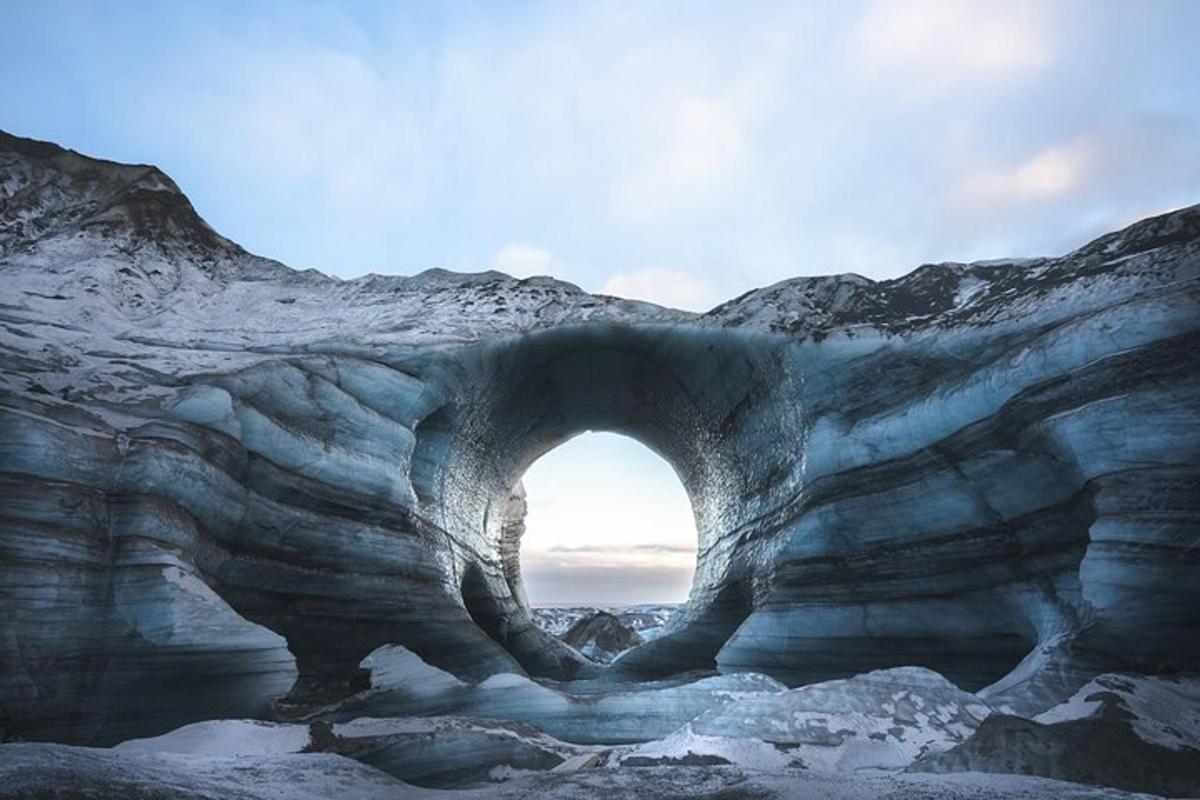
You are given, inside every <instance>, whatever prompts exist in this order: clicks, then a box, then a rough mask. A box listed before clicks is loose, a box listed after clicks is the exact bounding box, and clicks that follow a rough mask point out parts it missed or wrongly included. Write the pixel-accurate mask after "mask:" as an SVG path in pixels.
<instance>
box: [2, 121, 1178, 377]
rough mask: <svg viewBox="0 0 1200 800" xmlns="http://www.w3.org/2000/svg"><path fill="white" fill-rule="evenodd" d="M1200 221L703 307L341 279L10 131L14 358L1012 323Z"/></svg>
mask: <svg viewBox="0 0 1200 800" xmlns="http://www.w3.org/2000/svg"><path fill="white" fill-rule="evenodd" d="M1198 228H1200V207H1192V208H1189V209H1183V210H1181V211H1177V212H1173V213H1172V214H1168V215H1163V216H1162V217H1157V218H1153V219H1150V220H1145V221H1143V222H1140V223H1137V224H1136V225H1133V226H1130V227H1129V228H1126V229H1125V230H1124V231H1120V232H1118V233H1114V234H1110V235H1108V236H1106V237H1102V238H1101V239H1098V240H1096V241H1095V242H1093V243H1091V244H1088V245H1085V246H1084V247H1082V248H1080V249H1079V250H1077V251H1076V252H1075V253H1072V254H1071V255H1069V256H1065V257H1063V258H1058V259H1034V260H1024V261H1019V262H1017V261H1014V262H1006V263H1004V264H1002V265H1001V264H995V263H989V264H987V265H984V264H938V265H926V266H924V267H920V268H919V269H917V270H915V271H914V272H912V273H910V274H909V275H906V276H904V277H902V278H898V279H895V280H891V281H881V282H876V281H872V280H869V279H867V278H863V277H861V276H858V275H833V276H821V277H812V278H793V279H789V280H786V281H782V282H780V283H777V284H775V285H773V286H768V287H765V288H762V289H756V290H754V291H751V292H748V293H746V294H745V295H743V296H741V297H739V298H736V299H734V300H731V301H729V302H727V303H724V304H722V305H720V306H718V307H716V308H715V309H713V310H712V311H710V312H708V313H707V314H702V315H697V314H692V313H689V312H684V311H677V310H672V309H665V308H661V307H659V306H655V305H653V304H650V303H645V302H640V301H634V300H624V299H620V298H613V297H606V296H601V295H591V294H588V293H586V292H584V291H583V290H581V289H580V288H579V287H577V286H575V285H573V284H570V283H566V282H563V281H559V280H556V279H554V278H550V277H544V276H542V277H534V278H529V279H525V280H520V279H516V278H512V277H510V276H508V275H505V274H503V273H500V272H495V271H488V272H481V273H469V274H463V273H456V272H451V271H448V270H442V269H431V270H426V271H425V272H422V273H419V274H417V275H414V276H407V277H406V276H384V275H366V276H363V277H361V278H357V279H355V280H349V281H341V280H337V279H335V278H331V277H328V276H325V275H322V274H321V273H319V272H316V271H315V270H306V271H295V270H292V269H289V268H287V267H285V266H284V265H282V264H279V263H278V262H275V261H272V260H270V259H266V258H261V257H258V256H255V255H252V254H250V253H247V252H246V251H245V250H243V249H242V248H241V247H239V246H238V245H236V244H235V243H233V242H231V241H229V240H228V239H225V238H224V237H222V236H220V235H219V234H217V233H216V232H215V231H213V230H212V229H211V228H210V227H209V226H208V225H207V224H206V223H205V222H204V220H203V219H202V218H201V217H200V216H199V214H198V213H197V212H196V210H195V209H194V208H193V207H192V205H191V203H190V202H189V201H188V200H187V198H186V197H185V196H184V195H183V193H182V192H181V191H180V189H179V187H178V186H176V184H175V183H174V182H173V181H172V180H171V179H170V178H169V177H168V176H166V175H165V174H163V173H162V172H161V171H159V170H158V169H156V168H154V167H150V166H144V165H124V164H116V163H113V162H109V161H102V160H98V159H93V158H89V157H87V156H83V155H80V154H78V153H75V152H73V151H71V150H66V149H64V148H61V147H58V146H57V145H53V144H49V143H45V142H36V141H33V140H29V139H21V138H19V137H15V136H11V135H8V134H4V133H2V132H0V270H2V271H3V273H4V275H5V281H6V284H7V287H8V288H7V289H6V292H5V299H4V303H3V307H2V308H0V315H2V317H0V318H2V319H3V321H4V322H6V323H8V324H7V325H6V326H5V327H4V328H3V329H0V354H9V356H8V357H9V358H10V359H16V360H18V361H19V360H21V359H23V358H30V357H33V358H35V359H36V360H38V361H39V362H49V363H48V364H47V366H48V367H49V368H48V369H46V370H43V371H42V375H41V377H40V378H39V379H38V380H36V381H34V382H30V381H28V380H22V379H19V378H16V377H14V376H12V375H11V374H9V373H10V372H11V371H10V370H6V371H5V378H4V383H5V384H6V385H7V386H8V388H11V389H16V390H21V391H26V390H33V391H35V392H41V391H44V392H46V393H49V394H60V393H61V392H62V391H64V390H65V389H68V388H69V389H70V390H71V391H72V393H74V394H76V395H78V394H79V393H81V392H82V393H86V394H93V395H96V396H104V397H112V396H113V394H114V392H115V393H118V394H119V393H120V392H121V391H122V390H129V389H132V388H133V386H132V385H130V384H131V383H137V382H136V381H134V382H130V383H126V382H124V381H122V380H120V377H119V376H118V375H114V374H113V373H114V371H113V370H108V372H109V374H108V375H107V376H106V378H104V379H101V378H99V377H98V376H97V375H96V374H95V373H96V372H97V371H98V368H99V366H100V365H101V364H104V363H110V362H111V361H112V360H113V359H128V360H129V361H131V362H136V363H137V364H138V365H139V367H140V368H145V369H152V370H155V371H158V372H161V373H164V374H167V375H180V374H195V373H198V372H209V371H217V370H228V369H230V368H237V367H240V366H244V365H246V364H248V363H253V362H254V361H256V360H258V359H260V358H261V357H262V356H263V354H266V353H276V354H278V353H289V352H290V353H295V352H314V351H317V352H321V351H323V350H324V349H327V348H328V347H329V346H330V343H331V342H334V341H336V342H338V343H339V345H338V346H339V347H340V348H341V349H346V348H347V347H355V346H356V347H360V348H362V349H363V350H365V351H367V352H370V351H373V350H377V349H378V348H384V347H397V346H415V345H422V344H431V343H448V342H470V341H478V340H481V339H485V338H488V337H490V336H494V335H496V334H512V333H519V332H522V331H530V330H537V329H543V328H548V327H553V326H555V325H561V324H566V323H569V324H582V323H588V322H615V323H622V324H664V323H673V324H680V323H685V324H692V325H698V326H721V327H737V328H741V329H746V330H751V331H764V332H770V333H775V334H784V335H787V336H789V337H793V338H795V339H796V340H812V341H820V340H823V339H825V338H828V337H840V338H845V337H849V338H856V337H857V338H862V337H864V336H865V337H878V336H892V335H897V334H904V333H905V332H907V331H911V330H913V329H914V328H915V327H918V326H919V327H922V328H923V329H931V328H936V327H946V326H978V325H987V324H992V323H994V322H997V321H1000V320H1002V319H1005V318H1011V317H1014V316H1020V315H1022V314H1024V313H1028V311H1029V309H1030V308H1032V307H1034V306H1037V305H1040V306H1045V305H1046V302H1047V300H1049V301H1051V302H1059V303H1065V304H1067V305H1072V304H1075V303H1078V302H1080V295H1081V294H1082V295H1088V296H1095V295H1096V294H1097V293H1107V295H1110V296H1111V298H1112V299H1113V300H1115V299H1117V297H1118V296H1119V295H1128V294H1130V293H1134V292H1136V291H1138V290H1139V289H1140V288H1143V287H1144V286H1145V285H1147V284H1148V283H1149V282H1153V283H1155V284H1162V283H1164V282H1169V281H1170V280H1173V279H1176V278H1182V277H1185V276H1184V275H1182V274H1180V275H1175V274H1174V272H1175V271H1178V270H1179V269H1180V268H1181V267H1180V263H1181V259H1180V257H1179V255H1178V254H1175V256H1173V257H1172V258H1171V259H1167V260H1165V261H1163V262H1162V263H1159V262H1157V261H1155V260H1154V258H1155V257H1154V252H1153V248H1152V247H1151V245H1153V246H1154V247H1161V246H1162V245H1163V244H1167V243H1176V244H1178V243H1187V242H1190V243H1191V244H1190V245H1189V246H1190V247H1192V248H1194V247H1195V246H1196V245H1195V240H1196V238H1197V237H1196V231H1197V229H1198ZM1151 268H1152V271H1153V274H1147V270H1148V269H1151ZM1192 269H1193V270H1194V267H1192ZM1189 274H1190V273H1189ZM1018 299H1019V302H1017V300H1018ZM14 326H17V327H19V328H20V332H19V333H17V332H16V330H15V329H14ZM32 353H39V354H38V355H36V356H34V355H31V354H32ZM16 354H22V355H21V356H17V355H16Z"/></svg>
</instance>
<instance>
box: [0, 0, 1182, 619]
mask: <svg viewBox="0 0 1200 800" xmlns="http://www.w3.org/2000/svg"><path fill="white" fill-rule="evenodd" d="M1197 31H1200V2H1196V1H1195V0H1180V1H1179V2H1169V1H1168V0H1143V1H1142V2H1133V1H1132V0H1038V1H1037V2H1024V1H1023V0H1006V1H1005V2H990V1H989V2H984V0H978V1H977V2H966V1H965V0H879V1H878V2H875V1H872V0H864V1H863V2H854V1H853V0H850V1H848V2H834V1H833V0H828V1H827V2H816V1H814V2H807V3H796V2H777V3H776V2H760V1H759V0H747V2H741V3H729V2H724V3H709V2H703V1H702V0H693V1H691V2H674V3H672V2H655V0H647V2H638V3H617V2H609V1H607V0H597V2H569V1H568V0H559V1H556V2H516V3H506V2H500V1H499V0H494V1H491V2H477V3H473V2H468V1H467V0H462V1H461V2H451V3H427V2H410V3H404V2H386V3H382V2H381V3H374V2H368V1H367V0H362V1H360V2H353V3H349V2H348V3H341V4H339V3H333V2H305V3H292V2H283V0H255V2H251V3H246V2H242V0H238V1H237V2H233V1H232V0H205V1H204V2H189V0H176V1H175V2H169V3H162V2H150V0H142V1H141V2H121V1H120V0H109V1H108V2H103V3H101V2H95V3H88V2H82V1H81V0H74V1H72V0H63V2H53V3H48V2H44V1H43V0H36V1H35V0H6V2H5V3H4V7H3V14H2V18H0V52H3V53H4V68H3V69H4V72H3V75H2V76H0V128H3V129H4V130H7V131H9V132H11V133H15V134H18V135H23V136H30V137H34V138H40V139H48V140H51V141H55V142H58V143H60V144H63V145H66V146H68V147H71V148H74V149H76V150H79V151H81V152H84V153H87V154H89V155H95V156H99V157H104V158H110V159H114V160H118V161H126V162H138V163H152V164H155V165H157V166H159V167H161V168H162V169H164V170H165V171H166V172H167V173H168V174H169V175H171V176H172V177H173V178H174V179H175V180H176V182H177V183H179V185H180V186H181V187H182V188H183V190H184V191H185V192H186V193H187V194H188V196H189V197H190V198H191V199H192V202H193V204H194V205H195V206H196V207H197V209H198V210H199V211H200V213H201V214H202V215H203V216H204V217H205V218H206V219H207V220H208V221H209V223H210V224H212V225H213V227H214V228H216V229H217V230H218V231H220V232H221V233H223V234H225V235H226V236H229V237H230V238H232V239H233V240H235V241H237V242H238V243H240V244H242V245H243V246H245V247H246V248H248V249H250V250H251V251H253V252H256V253H259V254H262V255H266V256H270V257H273V258H277V259H279V260H281V261H283V262H284V263H286V264H288V265H290V266H293V267H297V268H310V267H315V268H317V269H319V270H321V271H323V272H326V273H328V274H332V275H336V276H339V277H342V278H353V277H356V276H359V275H363V274H367V273H371V272H376V273H388V274H412V273H416V272H419V271H421V270H423V269H427V268H430V267H442V268H449V269H456V270H462V271H479V270H485V269H500V270H504V271H505V272H509V273H511V274H513V275H517V276H519V277H525V276H529V275H534V274H552V275H554V276H556V277H559V278H561V279H564V280H568V281H571V282H573V283H576V284H578V285H579V286H581V287H583V288H584V289H587V290H589V291H596V292H605V293H611V294H617V295H621V296H627V297H635V298H639V299H645V300H651V301H654V302H659V303H663V304H667V305H673V306H677V307H681V308H687V309H693V310H704V309H706V308H708V307H711V306H713V305H715V304H717V303H719V302H721V301H723V300H725V299H728V298H731V297H734V296H736V295H738V294H741V293H742V292H744V291H746V290H748V289H751V288H754V287H756V286H763V285H768V284H771V283H773V282H775V281H779V280H782V279H784V278H787V277H792V276H796V275H819V274H830V273H840V272H856V273H859V274H861V275H865V276H867V277H870V278H874V279H886V278H890V277H896V276H899V275H902V274H904V273H906V272H908V271H910V270H911V269H913V268H914V267H916V266H917V265H919V264H922V263H928V262H938V261H946V260H960V261H961V260H974V259H989V258H999V257H1013V256H1034V255H1050V254H1058V253H1064V252H1067V251H1069V250H1071V249H1073V248H1075V247H1077V246H1079V245H1081V244H1083V243H1084V242H1086V241H1087V240H1089V239H1090V238H1093V237H1095V236H1097V235H1099V234H1101V233H1104V232H1106V231H1109V230H1113V229H1116V228H1118V227H1121V226H1123V225H1126V224H1128V223H1130V222H1133V221H1135V220H1137V219H1140V218H1142V217H1145V216H1149V215H1152V214H1155V213H1160V212H1162V211H1166V210H1169V209H1171V208H1176V207H1179V206H1183V205H1189V204H1192V203H1196V202H1198V201H1200V80H1198V79H1197V76H1198V75H1200V47H1197V46H1196V44H1195V38H1196V32H1197ZM614 448H615V449H614ZM543 463H544V464H551V465H552V464H555V463H557V464H559V469H558V470H557V471H555V470H553V469H551V468H550V467H546V469H547V470H549V471H548V472H546V473H544V474H543V472H542V468H543V467H542V465H543ZM663 470H666V471H665V472H664V471H663ZM602 478H603V480H602ZM528 489H529V493H530V503H531V512H530V534H529V540H528V544H527V547H526V550H527V552H526V560H527V563H526V571H527V574H528V575H529V576H530V584H531V587H533V588H534V589H535V591H534V595H535V596H534V599H535V600H540V601H542V602H572V601H576V600H578V601H579V602H605V603H607V602H620V601H622V600H630V599H631V598H637V599H647V601H650V600H658V599H668V596H670V597H677V596H682V594H683V592H684V591H685V590H686V578H685V577H683V576H685V574H686V573H688V572H689V569H690V564H692V563H693V561H694V556H690V555H687V554H686V553H685V552H684V551H683V550H681V549H677V548H681V547H682V546H683V544H684V543H685V539H687V537H688V536H689V535H690V536H691V537H692V539H691V540H692V541H693V545H694V531H692V532H690V533H688V531H689V530H690V528H688V527H687V524H685V523H689V524H690V515H687V516H688V519H685V515H684V513H683V512H682V511H681V510H680V509H682V508H685V507H686V498H683V500H682V502H683V503H684V505H680V504H679V502H677V501H680V498H681V497H682V488H681V487H679V485H678V482H677V481H674V478H673V475H672V474H671V473H670V469H669V467H666V466H665V465H663V464H662V463H661V460H660V459H658V457H657V456H655V455H654V454H653V453H650V451H649V450H646V449H645V448H641V447H640V446H638V445H636V444H631V445H626V446H624V447H623V448H622V447H619V446H616V445H613V444H612V443H611V442H608V441H607V440H606V439H603V438H600V439H597V440H595V441H593V439H592V438H591V437H589V438H588V439H584V440H580V441H578V442H573V443H570V444H569V445H567V446H565V447H564V448H563V449H562V451H561V453H560V452H559V451H555V452H552V453H551V454H549V455H547V456H546V457H545V458H544V459H543V461H542V462H539V463H538V464H537V465H535V467H534V472H533V473H531V475H530V476H529V486H528ZM629 508H635V509H638V511H637V513H636V514H634V516H633V517H631V518H620V519H619V518H616V517H612V518H610V516H609V514H610V513H611V514H616V513H617V511H618V510H622V509H625V510H628V509H629ZM568 511H575V512H577V515H576V516H575V517H573V518H568V513H567V512H568ZM639 519H641V520H642V521H644V522H646V523H648V524H649V527H648V528H635V527H633V526H634V524H635V523H637V522H638V520H639ZM545 565H557V566H555V567H554V568H553V569H550V570H549V571H547V570H546V569H543V567H544V566H545ZM585 573H586V574H585ZM618 575H619V576H623V579H622V580H621V581H617V580H616V579H615V576H618ZM564 576H569V578H568V577H564ZM605 576H608V577H607V578H606V577H605ZM605 586H607V587H608V588H607V589H604V590H603V591H601V589H602V588H603V587H605ZM555 587H558V588H555ZM571 591H574V595H573V596H572V597H571V598H566V597H565V595H564V592H566V593H567V594H570V592H571ZM538 595H541V596H540V597H539V596H538ZM652 595H653V596H652Z"/></svg>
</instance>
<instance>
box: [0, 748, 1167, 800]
mask: <svg viewBox="0 0 1200 800" xmlns="http://www.w3.org/2000/svg"><path fill="white" fill-rule="evenodd" d="M0 754H2V755H3V762H2V763H0V780H2V785H0V797H6V798H26V797H63V796H69V797H78V798H110V797H137V798H139V799H140V800H160V799H161V800H166V799H167V798H171V800H175V798H246V799H247V800H249V799H250V798H289V799H290V800H308V798H313V800H329V799H330V798H343V797H345V798H359V799H360V800H383V799H384V798H409V797H411V798H430V800H433V799H434V798H441V799H443V800H453V798H463V799H464V800H467V798H513V800H517V799H518V798H562V800H574V799H575V798H579V799H580V800H583V798H614V797H639V798H679V800H683V799H684V798H724V799H725V800H733V798H762V800H767V798H814V799H818V798H819V800H870V799H872V798H895V799H896V800H900V799H901V798H914V797H920V798H930V799H931V800H932V799H933V798H937V800H959V799H960V798H961V800H992V798H996V799H997V800H999V799H1000V798H1126V797H1146V796H1147V795H1131V794H1127V793H1125V792H1121V791H1117V790H1114V789H1101V788H1094V787H1088V786H1080V785H1078V784H1071V783H1063V782H1061V781H1053V780H1044V779H1041V778H1029V777H1022V776H1016V775H986V774H980V773H965V774H961V775H947V776H935V775H829V774H819V773H805V772H800V773H786V774H780V773H767V772H754V771H749V770H743V769H738V768H736V767H653V768H644V769H632V768H626V769H617V770H588V771H580V772H575V773H571V774H565V775H564V774H559V773H548V774H535V775H528V776H524V777H519V778H516V779H514V780H512V781H509V782H507V783H503V784H497V785H494V786H487V787H483V788H477V789H466V790H460V791H440V790H434V789H421V788H419V787H415V786H412V785H409V784H405V783H402V782H400V781H398V780H396V779H395V778H391V777H389V776H388V775H386V774H385V773H383V772H380V771H379V770H375V769H372V768H370V767H367V766H364V765H362V764H359V763H357V762H355V761H352V760H350V759H348V758H344V757H341V756H333V755H278V756H248V757H244V758H214V757H200V756H184V755H178V754H170V753H153V754H142V753H139V754H122V753H117V752H113V751H110V750H96V749H91V748H83V747H64V746H59V745H39V744H21V745H4V746H3V747H2V748H0ZM49 786H55V787H56V790H57V792H56V791H47V787H49Z"/></svg>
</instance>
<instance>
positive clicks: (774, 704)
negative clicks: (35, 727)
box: [0, 646, 1200, 800]
mask: <svg viewBox="0 0 1200 800" xmlns="http://www.w3.org/2000/svg"><path fill="white" fill-rule="evenodd" d="M363 666H364V668H366V669H369V670H370V674H371V686H370V687H369V688H367V689H364V690H363V691H361V692H359V693H358V694H357V695H355V696H353V697H351V698H349V699H348V700H346V701H343V702H340V703H337V704H334V705H330V706H326V707H323V708H319V709H312V710H309V711H307V712H306V713H304V714H302V715H298V718H297V719H296V720H295V721H293V722H265V721H255V720H211V721H207V722H198V723H193V724H191V725H186V726H184V727H182V728H178V729H176V730H174V731H171V732H169V733H166V734H163V735H161V736H157V737H152V738H144V739H134V740H130V741H126V742H123V743H121V744H118V745H116V746H115V747H113V748H108V749H98V748H82V747H70V746H65V745H55V744H39V743H19V744H7V745H0V798H35V797H60V796H70V797H97V798H99V797H138V798H193V797H195V798H200V797H205V798H210V797H212V798H216V797H219V798H306V797H314V798H315V797H321V798H328V797H355V798H374V797H430V798H432V797H441V798H454V797H464V798H467V797H481V798H482V797H487V798H491V797H498V798H524V797H547V798H589V797H605V798H610V797H644V798H659V797H663V798H672V797H678V798H685V797H687V798H692V797H713V798H716V797H721V798H738V797H756V798H789V797H795V798H807V797H813V798H823V799H836V798H847V799H850V798H875V797H895V798H902V797H927V798H973V799H977V800H983V799H985V798H1010V797H1011V798H1018V797H1019V798H1039V797H1081V798H1082V797H1089V798H1091V797H1095V798H1101V797H1126V796H1129V795H1127V794H1125V793H1124V792H1123V791H1120V790H1118V789H1110V788H1098V787H1097V786H1090V785H1087V784H1100V785H1105V786H1124V787H1125V788H1127V789H1129V788H1136V789H1157V790H1160V791H1161V792H1162V793H1163V794H1167V795H1170V796H1186V795H1191V794H1195V793H1196V792H1198V791H1200V712H1197V710H1196V709H1197V708H1200V702H1197V701H1200V680H1197V679H1194V678H1178V677H1177V678H1147V677H1139V678H1132V677H1128V676H1121V675H1103V676H1100V677H1098V678H1096V679H1095V680H1093V681H1092V682H1090V683H1089V684H1087V685H1086V686H1084V687H1083V688H1082V689H1080V691H1079V692H1077V693H1076V694H1075V695H1074V696H1072V697H1071V698H1070V699H1068V700H1067V701H1066V702H1064V703H1062V704H1060V705H1058V706H1056V707H1054V708H1052V709H1050V710H1049V711H1047V712H1044V713H1042V714H1040V715H1038V716H1037V717H1036V718H1035V719H1025V718H1022V717H1018V716H1015V715H1012V714H1009V713H1006V712H1005V711H1001V710H998V709H996V708H993V707H992V706H990V705H989V704H988V703H987V702H986V701H985V700H983V699H981V698H980V696H979V695H976V694H972V693H969V692H965V691H963V690H961V689H959V688H958V687H956V686H955V685H954V684H952V683H950V682H949V681H947V680H946V679H945V678H943V677H942V676H941V675H939V674H937V673H936V672H933V671H931V670H928V669H923V668H919V667H899V668H893V669H887V670H879V671H875V672H871V673H866V674H863V675H858V676H855V677H853V678H849V679H845V680H835V681H826V682H823V683H818V684H813V685H809V686H803V687H799V688H795V689H788V688H787V687H785V686H784V685H782V684H780V683H778V682H776V681H774V680H772V679H771V678H768V677H766V676H764V675H757V674H753V673H742V674H734V675H709V676H707V677H698V678H694V679H691V680H688V679H678V680H674V681H660V682H653V683H617V682H615V681H597V680H591V681H586V682H582V681H581V682H575V683H563V684H550V683H538V682H535V681H533V680H531V679H529V678H527V677H524V676H520V675H515V674H501V675H494V676H492V677H490V678H488V679H487V680H485V681H482V682H479V683H477V684H471V683H467V682H465V681H462V680H460V679H458V678H456V677H454V676H452V675H449V674H448V673H445V672H443V671H441V670H439V669H437V668H436V667H433V666H430V665H429V664H427V663H425V662H424V661H422V660H421V659H420V658H418V657H417V656H416V655H414V654H412V653H411V652H409V651H408V650H406V649H405V648H403V647H400V646H387V647H384V648H380V649H379V650H377V651H375V652H374V653H372V654H371V655H370V656H369V657H368V658H367V659H365V660H364V662H363ZM651 737H652V738H651ZM997 737H998V738H999V740H1000V741H999V742H997V741H996V740H997ZM981 742H982V743H983V744H982V745H981ZM989 742H990V744H989ZM1064 748H1071V749H1072V750H1073V752H1072V753H1064V752H1063V750H1064ZM1012 772H1019V773H1024V774H1020V775H1017V774H1006V773H1012ZM1034 776H1042V777H1034ZM1056 778H1067V779H1070V780H1071V781H1073V782H1070V783H1068V782H1060V781H1058V780H1054V779H1056ZM48 787H55V788H54V790H53V791H51V790H49V788H48ZM56 792H58V793H56ZM1143 796H1150V795H1143Z"/></svg>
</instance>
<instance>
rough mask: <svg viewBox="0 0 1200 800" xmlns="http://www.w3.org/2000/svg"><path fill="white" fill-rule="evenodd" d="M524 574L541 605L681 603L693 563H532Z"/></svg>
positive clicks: (527, 587) (531, 591)
mask: <svg viewBox="0 0 1200 800" xmlns="http://www.w3.org/2000/svg"><path fill="white" fill-rule="evenodd" d="M521 577H522V579H523V581H524V583H525V588H526V590H527V591H528V594H529V597H530V598H533V599H534V602H535V603H536V604H538V605H560V604H571V605H601V606H607V605H634V604H637V603H677V602H680V601H682V600H684V599H685V598H686V597H687V595H688V591H689V589H690V587H691V582H692V569H691V568H690V567H641V568H639V567H630V566H626V565H621V566H591V565H567V566H558V565H556V566H553V567H536V566H534V567H529V566H526V565H524V564H522V568H521Z"/></svg>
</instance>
